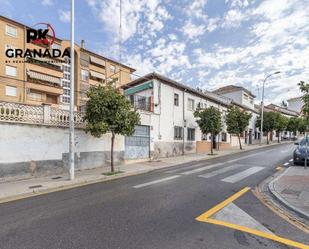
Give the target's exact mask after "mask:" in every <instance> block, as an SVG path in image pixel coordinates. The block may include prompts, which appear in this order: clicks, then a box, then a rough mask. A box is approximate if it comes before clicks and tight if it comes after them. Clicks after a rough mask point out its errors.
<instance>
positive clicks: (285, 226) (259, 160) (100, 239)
mask: <svg viewBox="0 0 309 249" xmlns="http://www.w3.org/2000/svg"><path fill="white" fill-rule="evenodd" d="M292 149H293V145H291V144H285V145H280V146H273V147H268V148H264V149H261V150H255V151H251V152H244V153H241V154H238V155H231V156H225V157H221V158H216V159H213V160H207V161H204V162H194V163H190V164H183V165H180V166H176V167H171V168H167V169H161V170H157V171H154V172H151V173H147V174H143V175H138V176H133V177H127V178H123V179H119V180H115V181H111V182H105V183H98V184H93V185H88V186H85V187H80V188H76V189H71V190H66V191H61V192H57V193H51V194H48V195H42V196H37V197H33V198H29V199H24V200H20V201H16V202H11V203H6V204H1V205H0V248H1V249H4V248H5V249H9V248H10V249H19V248H29V249H41V248H44V249H50V248H53V249H54V248H64V249H69V248H74V249H79V248H81V249H85V248H89V249H90V248H91V249H94V248H104V249H105V248H124V249H131V248H132V249H139V248H142V249H148V248H149V249H152V248H156V249H157V248H164V249H165V248H177V249H182V248H183V249H191V248H209V249H234V248H235V249H242V248H250V249H255V248H256V249H263V248H268V249H269V248H282V249H286V248H293V247H289V246H287V245H284V244H281V243H278V242H275V241H273V240H270V239H265V238H263V237H260V236H257V235H253V234H251V233H245V232H242V231H239V230H237V229H232V228H229V227H225V226H219V225H215V224H210V223H205V222H199V221H197V220H195V218H196V217H198V216H199V215H201V214H203V213H204V212H206V211H207V210H209V209H211V208H213V207H214V206H216V205H217V204H218V203H221V202H222V201H224V200H226V199H227V198H229V197H230V196H232V195H234V194H235V193H237V192H239V191H240V190H242V189H243V188H244V187H254V186H256V185H257V184H258V183H260V182H261V181H262V180H264V179H265V178H266V177H268V176H269V175H272V174H273V173H274V172H275V171H276V169H275V168H276V167H277V166H278V165H279V164H283V163H285V162H287V161H288V160H289V159H291V155H292V153H291V152H292ZM211 218H214V219H219V220H220V219H221V220H223V221H228V222H230V223H237V225H241V226H245V227H250V226H251V227H252V226H255V228H256V229H258V230H261V231H264V232H266V233H272V234H276V235H278V236H281V237H283V238H286V239H289V240H293V241H298V242H301V243H303V244H309V236H308V234H305V233H304V232H302V231H300V230H298V229H297V228H295V227H294V226H292V225H291V224H289V223H288V222H286V221H285V220H282V219H281V218H280V217H278V216H277V215H276V214H274V213H273V212H272V211H270V210H269V209H268V208H267V207H265V206H264V205H263V204H262V203H260V201H259V200H258V199H256V197H255V196H254V195H253V194H252V192H251V191H247V192H246V193H244V194H243V195H242V196H241V197H239V198H237V199H235V200H234V201H233V202H232V203H230V204H228V205H227V206H225V207H224V208H222V209H221V210H220V211H218V212H217V213H216V214H214V215H213V216H212V217H211Z"/></svg>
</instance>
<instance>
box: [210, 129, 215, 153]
mask: <svg viewBox="0 0 309 249" xmlns="http://www.w3.org/2000/svg"><path fill="white" fill-rule="evenodd" d="M213 143H214V138H213V134H211V143H210V154H211V155H213V154H214V152H213Z"/></svg>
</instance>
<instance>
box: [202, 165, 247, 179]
mask: <svg viewBox="0 0 309 249" xmlns="http://www.w3.org/2000/svg"><path fill="white" fill-rule="evenodd" d="M244 166H245V165H242V166H241V165H239V164H234V165H231V166H228V167H224V168H221V169H218V170H215V171H212V172H210V173H207V174H203V175H199V177H203V178H210V177H213V176H216V175H220V174H222V173H225V172H228V171H231V170H233V169H237V168H240V167H244Z"/></svg>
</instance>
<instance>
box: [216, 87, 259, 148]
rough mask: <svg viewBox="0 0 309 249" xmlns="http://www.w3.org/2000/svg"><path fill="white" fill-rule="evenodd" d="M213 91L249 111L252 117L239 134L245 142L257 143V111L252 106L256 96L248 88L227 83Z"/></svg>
mask: <svg viewBox="0 0 309 249" xmlns="http://www.w3.org/2000/svg"><path fill="white" fill-rule="evenodd" d="M213 93H216V94H218V95H220V96H225V97H227V98H230V99H231V100H232V101H233V103H234V105H236V106H238V107H239V108H241V109H243V110H246V111H247V112H249V113H251V115H252V117H251V119H250V122H249V126H248V128H247V130H246V131H245V132H244V134H241V135H242V136H241V137H242V139H243V142H244V143H246V144H253V143H257V142H258V141H259V138H260V132H259V128H258V127H256V120H257V118H258V116H259V111H258V110H256V109H255V106H254V100H255V97H256V96H255V95H254V94H253V93H252V92H251V91H249V90H248V89H246V88H244V87H242V86H236V85H228V86H224V87H221V88H218V89H216V90H214V91H213Z"/></svg>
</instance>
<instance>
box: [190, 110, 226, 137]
mask: <svg viewBox="0 0 309 249" xmlns="http://www.w3.org/2000/svg"><path fill="white" fill-rule="evenodd" d="M194 117H195V118H196V119H197V120H196V122H197V124H198V125H199V127H200V129H201V131H202V133H204V134H207V133H211V134H213V135H218V134H219V133H220V131H221V128H222V123H221V113H220V111H219V110H218V109H217V108H215V107H213V106H211V107H209V108H205V109H198V110H196V111H195V112H194Z"/></svg>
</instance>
